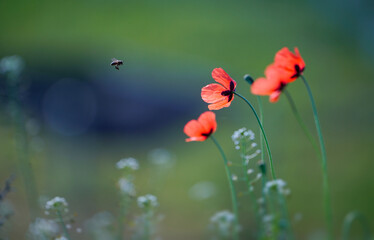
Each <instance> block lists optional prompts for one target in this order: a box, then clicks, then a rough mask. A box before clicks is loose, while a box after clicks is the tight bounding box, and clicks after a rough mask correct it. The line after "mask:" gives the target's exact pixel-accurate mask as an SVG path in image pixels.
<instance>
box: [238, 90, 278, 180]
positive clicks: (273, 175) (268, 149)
mask: <svg viewBox="0 0 374 240" xmlns="http://www.w3.org/2000/svg"><path fill="white" fill-rule="evenodd" d="M234 94H235V95H236V96H238V97H240V98H241V99H243V100H244V101H245V102H246V103H247V104H248V106H249V107H250V108H251V109H252V111H253V113H254V115H255V117H256V119H257V122H258V125H259V126H260V128H261V133H262V136H263V137H264V140H265V144H266V149H267V152H268V155H269V162H270V169H271V176H272V177H273V179H277V178H276V176H275V171H274V166H273V157H272V155H271V152H270V147H269V142H268V139H267V137H266V134H265V130H264V127H263V126H262V123H261V121H260V118H259V117H258V115H257V112H256V110H255V108H254V107H253V106H252V104H251V103H250V102H249V101H248V100H247V99H246V98H245V97H243V96H242V95H240V94H239V93H237V92H234Z"/></svg>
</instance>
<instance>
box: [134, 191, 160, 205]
mask: <svg viewBox="0 0 374 240" xmlns="http://www.w3.org/2000/svg"><path fill="white" fill-rule="evenodd" d="M138 206H139V207H140V208H148V207H157V206H158V202H157V197H156V196H154V195H152V194H147V195H144V196H140V197H138Z"/></svg>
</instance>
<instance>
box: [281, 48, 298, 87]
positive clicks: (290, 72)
mask: <svg viewBox="0 0 374 240" xmlns="http://www.w3.org/2000/svg"><path fill="white" fill-rule="evenodd" d="M294 51H295V53H293V52H291V51H290V50H289V49H288V48H287V47H284V48H282V49H281V50H279V51H278V52H277V53H276V54H275V57H274V64H275V65H276V66H277V67H278V68H279V69H283V70H284V72H285V73H287V78H286V79H285V80H284V82H286V83H290V82H293V81H295V80H296V79H297V78H298V76H299V75H300V74H302V72H303V70H304V68H305V62H304V60H303V59H302V57H301V56H300V52H299V49H298V48H296V47H295V49H294ZM296 67H298V69H300V72H299V70H298V71H297V70H296Z"/></svg>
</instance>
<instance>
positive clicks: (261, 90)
mask: <svg viewBox="0 0 374 240" xmlns="http://www.w3.org/2000/svg"><path fill="white" fill-rule="evenodd" d="M280 86H281V82H280V81H278V80H277V79H276V78H272V79H266V78H258V79H257V80H256V81H254V83H253V84H252V86H251V92H252V93H253V94H255V95H270V94H272V93H273V92H274V91H276V90H277V89H279V88H280Z"/></svg>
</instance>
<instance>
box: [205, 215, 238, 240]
mask: <svg viewBox="0 0 374 240" xmlns="http://www.w3.org/2000/svg"><path fill="white" fill-rule="evenodd" d="M210 222H211V223H212V224H213V226H214V227H215V228H217V230H218V231H219V233H220V234H221V235H223V236H229V235H230V232H232V231H233V230H234V222H235V215H234V214H233V213H231V212H230V211H227V210H224V211H220V212H217V213H216V214H214V215H213V216H212V217H211V218H210Z"/></svg>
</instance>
